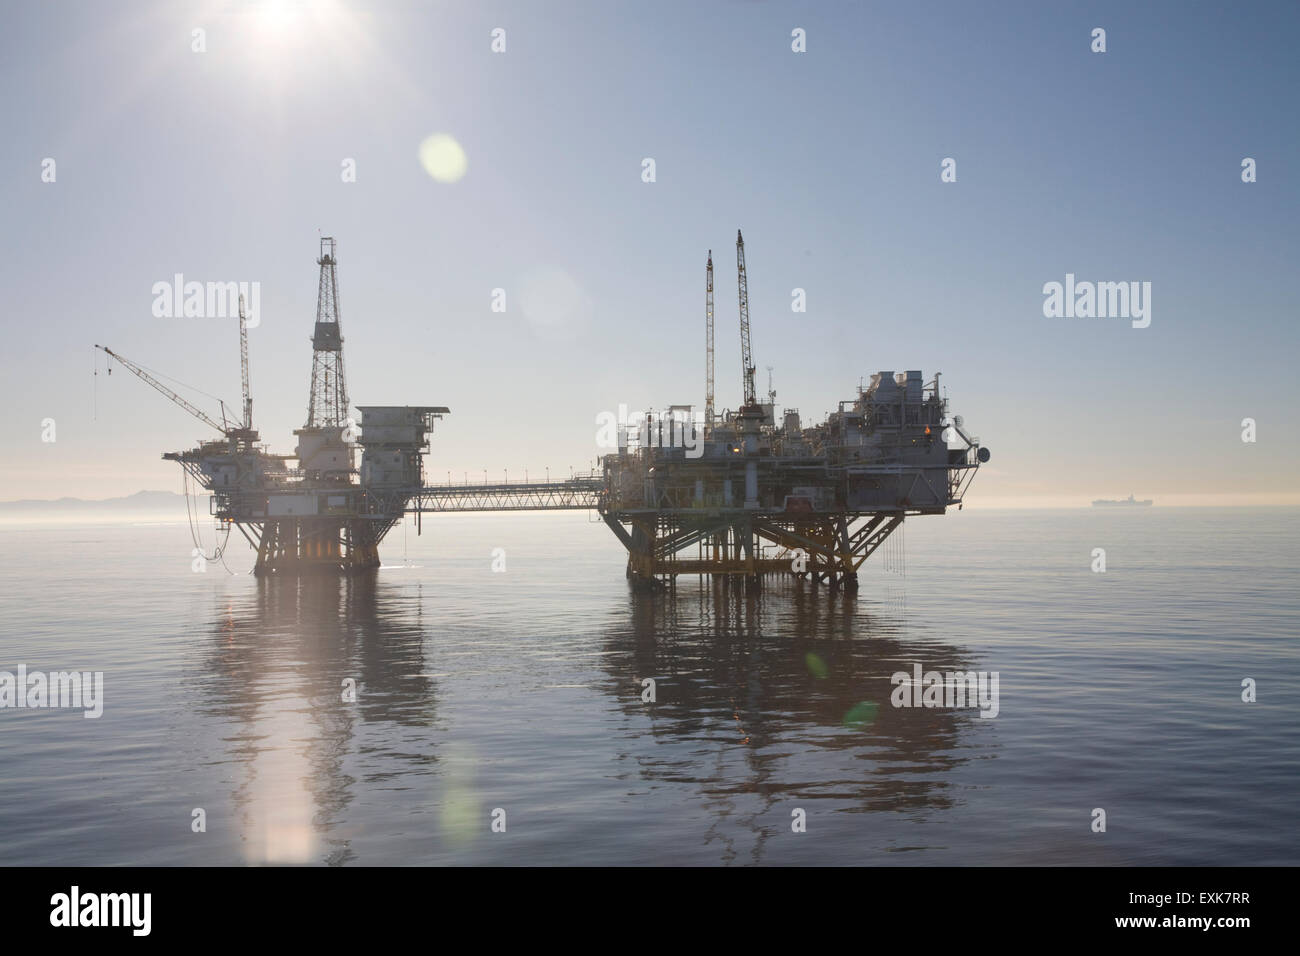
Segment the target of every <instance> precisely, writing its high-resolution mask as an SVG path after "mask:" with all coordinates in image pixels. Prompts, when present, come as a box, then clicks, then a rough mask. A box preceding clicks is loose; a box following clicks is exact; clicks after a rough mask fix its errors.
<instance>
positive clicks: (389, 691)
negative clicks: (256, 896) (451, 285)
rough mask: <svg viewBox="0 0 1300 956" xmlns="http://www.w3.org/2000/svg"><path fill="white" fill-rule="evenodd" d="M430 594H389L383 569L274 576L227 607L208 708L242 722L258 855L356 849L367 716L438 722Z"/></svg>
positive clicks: (206, 695) (233, 742)
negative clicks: (353, 837)
mask: <svg viewBox="0 0 1300 956" xmlns="http://www.w3.org/2000/svg"><path fill="white" fill-rule="evenodd" d="M419 598H420V593H419V590H418V589H417V590H416V591H415V593H414V595H413V596H412V595H403V594H400V593H397V592H393V593H388V592H387V591H386V589H385V588H384V586H383V585H382V584H380V583H379V582H378V580H377V575H376V574H375V573H374V572H371V573H368V574H364V575H356V576H352V577H347V578H332V577H317V578H303V579H300V580H293V579H279V578H271V579H264V580H260V581H259V582H258V586H257V589H256V590H255V591H253V592H252V593H251V595H250V596H249V597H248V598H247V599H246V600H243V601H241V600H239V599H236V600H234V601H232V602H230V603H227V604H225V605H223V606H222V607H221V608H220V609H219V611H218V614H217V616H216V618H217V626H216V628H215V630H214V634H213V640H212V642H211V645H210V653H209V654H208V656H207V660H206V663H205V666H204V672H203V674H202V675H201V676H200V677H199V678H198V679H196V681H195V693H196V695H197V698H198V699H199V701H200V709H201V711H202V712H204V713H206V714H207V715H209V716H212V717H216V718H222V719H229V720H232V721H233V722H234V724H235V729H234V730H233V731H232V732H228V733H227V734H226V735H225V736H224V738H223V743H224V744H225V745H226V751H227V755H228V756H227V759H228V760H230V761H234V762H236V763H238V764H240V765H241V782H240V784H239V787H238V789H237V790H236V791H235V793H234V795H233V796H234V804H235V806H236V808H237V811H238V814H239V817H240V826H241V829H242V832H243V839H244V847H245V857H246V859H247V860H248V862H251V863H304V862H309V861H313V860H316V859H322V860H323V861H324V862H327V863H331V864H340V863H346V862H348V861H349V860H351V859H352V858H353V856H352V853H351V851H350V848H349V843H348V839H347V827H346V826H345V821H346V818H347V811H348V808H349V806H350V805H351V804H352V803H353V801H354V799H355V797H356V791H357V785H358V781H357V779H355V778H354V777H353V776H351V775H350V774H349V772H348V771H347V769H346V767H345V760H344V757H345V755H346V754H347V752H348V750H349V747H350V743H351V741H352V738H353V734H354V728H355V725H356V724H357V723H358V722H363V723H364V722H368V721H377V722H385V723H387V722H392V723H395V724H399V725H405V726H408V727H415V728H420V729H423V730H431V729H432V728H434V727H435V726H436V720H437V715H436V694H435V681H434V680H433V679H432V678H431V677H429V676H428V674H427V672H426V671H427V669H426V667H425V658H424V631H423V612H422V604H421V601H420V599H419ZM345 682H351V684H347V683H345ZM353 691H354V692H355V693H353ZM402 757H403V760H402V761H401V762H402V763H405V762H407V761H413V762H414V763H416V764H417V765H419V764H422V763H428V762H431V761H432V759H433V758H432V756H431V754H430V753H428V752H425V753H419V754H404V755H402ZM407 769H409V768H405V767H402V766H400V765H395V766H394V768H393V773H395V774H397V773H402V772H405V771H406V770H407ZM370 782H371V783H374V782H376V781H370Z"/></svg>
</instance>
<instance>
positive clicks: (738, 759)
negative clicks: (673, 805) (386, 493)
mask: <svg viewBox="0 0 1300 956" xmlns="http://www.w3.org/2000/svg"><path fill="white" fill-rule="evenodd" d="M425 598H426V596H425V594H424V588H423V585H421V584H419V583H418V582H416V583H414V584H413V583H412V582H410V581H409V580H404V579H401V578H400V576H393V575H387V576H385V575H383V574H381V573H378V572H371V573H369V574H366V575H359V576H354V577H350V578H342V579H335V578H304V579H302V580H290V579H267V580H262V581H259V582H257V585H256V587H255V588H250V589H248V590H246V591H244V592H242V593H240V594H237V595H235V596H233V597H231V596H226V597H224V598H223V601H222V603H221V604H220V606H219V607H218V608H217V610H216V612H215V613H214V621H215V626H214V628H213V629H212V637H211V641H210V642H209V647H208V652H207V654H206V657H205V658H204V663H203V667H202V673H200V674H196V675H193V678H192V679H193V692H194V694H195V695H196V697H197V699H198V700H199V702H200V704H199V707H200V712H201V713H202V714H203V715H204V716H205V717H207V718H211V721H210V723H211V724H212V725H214V726H218V727H221V728H223V733H222V737H221V740H220V745H219V747H218V748H217V749H218V751H219V752H220V753H222V754H223V755H224V756H223V757H222V758H221V762H224V763H229V764H233V765H235V767H236V768H237V772H236V773H235V774H234V775H233V779H234V781H235V790H234V792H233V794H232V804H233V807H234V813H235V816H236V818H237V821H238V824H237V825H238V827H239V829H240V832H241V834H242V846H243V856H244V859H245V860H246V861H247V862H250V863H259V864H260V863H270V864H279V863H307V862H324V863H328V864H344V863H348V862H351V861H354V860H356V859H357V854H356V851H355V849H354V838H356V837H358V836H360V835H363V834H364V833H367V832H371V831H373V830H375V829H383V828H385V827H389V826H396V827H397V828H398V829H399V830H400V829H401V828H402V826H405V825H409V823H410V821H409V820H404V819H403V817H406V816H411V815H415V816H419V817H421V818H422V819H421V825H420V826H419V827H418V829H417V831H416V833H417V835H416V836H415V837H414V839H413V841H412V842H410V843H409V844H408V845H407V847H406V850H407V852H408V853H409V854H411V857H409V858H408V859H407V862H419V861H420V856H421V854H423V853H424V852H425V851H426V850H427V851H428V852H429V853H431V854H433V856H434V857H435V858H437V859H443V858H445V855H446V854H449V853H450V854H451V855H452V856H451V858H452V859H455V854H456V853H457V852H459V851H461V850H464V851H465V852H466V853H467V854H468V855H469V857H470V858H473V856H474V855H475V853H476V852H477V851H476V850H475V845H476V841H479V842H478V843H477V845H478V847H479V849H480V850H481V849H482V848H483V847H484V846H486V844H483V843H482V842H481V840H480V834H482V833H486V831H487V825H486V822H485V817H484V815H485V814H486V813H487V811H488V809H489V808H490V807H491V806H492V805H493V804H494V803H499V804H501V805H506V804H509V805H511V806H512V807H514V808H517V809H518V808H523V809H527V808H530V807H532V806H534V805H537V804H546V805H547V806H548V813H550V814H551V819H554V814H555V813H556V808H555V807H554V806H553V803H554V801H552V800H550V799H549V798H548V796H544V794H547V795H549V794H551V793H553V792H554V791H555V790H556V788H557V787H560V788H577V789H582V788H584V787H588V786H591V785H594V784H608V783H614V784H617V785H618V789H616V790H609V791H608V792H609V794H610V797H611V798H612V799H614V800H616V801H617V803H618V804H619V811H618V812H619V813H620V815H622V817H623V818H624V819H627V820H636V819H638V817H640V816H642V815H652V814H655V813H660V812H661V811H660V810H659V809H658V807H657V806H656V805H655V802H654V801H647V802H646V805H645V806H638V800H637V794H639V793H644V792H646V791H647V790H651V791H653V790H657V789H659V788H662V787H672V788H676V789H684V790H685V792H686V794H687V796H688V797H689V799H690V801H691V802H692V803H693V804H694V805H695V806H696V807H697V808H698V810H699V812H700V813H701V819H702V820H703V822H704V830H703V832H702V834H701V835H702V841H703V846H704V847H706V848H708V849H707V853H708V856H707V858H706V859H708V860H710V861H716V862H732V861H736V860H739V861H741V862H750V861H752V862H758V861H761V860H762V859H763V854H764V845H765V843H766V841H768V840H769V839H770V838H771V837H772V836H773V835H774V834H775V833H777V832H788V831H789V824H788V816H789V813H788V811H783V810H782V808H783V807H789V806H794V805H799V806H803V807H807V808H810V812H811V808H813V807H815V806H817V805H818V804H823V805H827V806H830V807H832V808H833V809H834V810H837V811H850V812H866V811H870V812H890V811H916V810H918V809H934V810H938V809H943V808H946V807H948V806H950V805H952V802H953V799H954V798H953V796H952V794H951V793H950V792H949V787H948V783H947V779H946V773H947V771H949V770H951V769H952V768H954V767H957V766H958V765H960V764H962V763H963V762H964V761H966V760H967V759H969V757H968V751H964V750H963V748H962V747H961V745H960V742H959V737H960V736H961V734H962V732H963V728H967V727H969V726H971V718H972V717H973V716H974V715H973V713H972V712H970V711H965V712H953V711H948V710H942V709H936V710H911V711H899V710H896V709H894V708H892V707H891V706H890V703H889V695H890V692H891V690H892V689H893V685H892V683H891V681H890V675H891V674H893V673H894V672H895V671H898V670H909V669H910V668H911V666H912V664H913V662H921V663H923V664H924V666H926V667H927V668H931V667H933V668H937V669H943V670H957V669H962V670H964V669H967V668H971V667H974V664H973V663H972V662H971V661H969V660H968V659H967V658H966V657H964V656H963V655H962V653H961V652H960V651H959V649H958V648H956V647H955V646H952V645H949V644H945V643H942V642H937V641H933V640H928V641H924V642H909V641H908V640H907V638H906V637H905V634H904V630H903V626H902V623H901V621H900V619H899V618H898V617H897V616H896V614H895V613H894V612H895V611H896V610H897V607H898V603H899V602H897V601H894V600H886V601H884V602H883V603H875V604H873V603H871V602H860V601H859V600H857V599H855V598H854V597H853V596H850V595H828V594H827V592H826V590H825V589H824V588H823V589H817V588H815V587H814V586H813V585H811V584H808V583H802V582H788V583H783V584H781V585H779V586H777V587H774V588H771V589H770V590H769V593H766V594H760V595H757V596H756V595H753V594H749V595H746V594H743V593H740V592H739V591H736V590H732V589H730V588H727V587H725V586H723V585H721V584H717V585H710V584H707V583H706V584H703V585H698V586H697V585H696V584H695V583H694V582H690V583H684V584H683V585H682V586H679V588H678V589H677V590H676V592H675V593H669V594H666V595H646V594H641V593H636V592H630V591H629V592H627V594H626V597H625V598H624V599H623V601H622V602H620V603H619V604H617V605H615V607H614V608H613V609H611V608H606V609H605V610H604V614H603V617H604V618H605V620H604V623H603V626H602V627H600V629H599V630H598V631H596V632H594V633H591V634H589V635H584V634H578V635H575V634H572V633H563V634H561V633H547V626H546V625H539V628H538V630H540V631H541V633H535V632H534V633H527V634H519V635H515V636H508V635H500V634H493V633H491V632H488V633H480V632H476V631H473V630H472V629H471V630H466V629H465V628H463V627H461V626H448V625H447V624H446V622H444V621H440V620H434V619H433V617H432V616H430V617H426V610H425V604H426V600H425ZM864 605H865V606H864ZM431 656H432V657H434V658H436V659H437V664H436V665H435V664H434V663H432V662H431V661H430V657H431ZM539 669H540V670H541V671H542V672H543V673H544V675H545V676H544V677H539ZM557 669H558V670H557ZM435 672H437V673H435ZM644 678H652V679H653V680H654V682H655V697H656V699H655V701H654V702H646V701H644V700H643V699H642V689H643V684H642V681H643V679H644ZM539 679H542V680H544V683H543V685H542V688H541V689H539V688H538V687H537V686H536V683H537V681H538V680H539ZM348 680H352V681H355V685H354V686H355V691H356V698H355V700H351V699H346V698H347V690H348V685H347V684H346V683H345V682H346V681H348ZM447 691H454V693H455V694H456V695H457V696H458V697H462V698H465V705H464V709H465V710H466V712H467V714H468V715H469V716H467V717H464V718H462V719H460V720H458V721H457V724H458V726H457V727H456V728H455V730H454V731H453V730H452V728H450V727H449V726H447V722H446V721H443V720H440V719H439V697H440V695H442V694H443V693H445V692H447ZM548 693H549V695H550V696H549V697H548V696H547V695H548ZM592 693H595V694H596V695H597V696H596V697H595V698H594V700H595V701H596V703H597V706H592V705H591V704H587V705H586V706H585V708H584V709H583V710H582V711H579V710H577V709H575V707H574V706H573V705H572V702H568V703H566V702H565V701H564V700H563V697H564V695H566V694H567V695H570V696H571V697H576V698H581V699H585V700H592V699H593V698H592V697H591V694H592ZM556 695H559V697H556ZM584 695H585V696H584ZM601 699H604V700H605V703H604V704H603V705H602V704H599V701H600V700H601ZM475 704H478V705H480V706H479V707H478V708H477V709H476V708H475ZM593 721H595V723H594V725H593V723H592V722H593ZM205 723H208V722H205ZM985 755H987V754H985ZM611 765H612V766H613V767H616V768H617V770H616V771H613V772H611V771H610V769H609V768H610V766H611ZM629 767H630V768H635V769H634V771H633V772H631V773H629V771H628V768H629ZM483 777H487V778H489V779H487V780H483V779H480V778H483ZM426 778H432V779H426ZM502 780H507V781H509V785H508V786H507V785H502V783H501V781H502ZM629 785H631V786H629ZM389 790H391V791H397V792H403V793H404V798H403V799H402V800H399V801H397V803H396V805H394V806H391V807H388V808H386V809H383V810H382V811H380V810H378V809H376V807H375V804H376V800H375V795H376V793H377V792H380V791H389ZM516 812H517V811H516ZM539 816H540V814H539ZM643 822H644V823H645V824H646V825H647V826H653V825H655V824H654V823H653V821H650V820H648V819H647V820H645V821H643ZM556 825H559V826H561V827H564V826H567V825H568V824H566V823H564V822H560V823H558V824H556ZM524 849H525V853H524V855H523V856H522V857H520V856H519V855H518V854H517V851H518V847H516V855H515V856H513V857H511V859H512V860H515V861H520V862H544V861H546V860H547V859H550V858H551V857H548V855H547V852H548V848H547V847H546V846H545V845H543V844H541V843H538V844H536V845H529V846H526V847H525V848H524ZM550 849H551V850H554V848H553V847H552V848H550ZM568 852H570V853H576V855H575V856H573V857H572V858H574V859H579V860H580V859H582V855H581V847H569V848H568Z"/></svg>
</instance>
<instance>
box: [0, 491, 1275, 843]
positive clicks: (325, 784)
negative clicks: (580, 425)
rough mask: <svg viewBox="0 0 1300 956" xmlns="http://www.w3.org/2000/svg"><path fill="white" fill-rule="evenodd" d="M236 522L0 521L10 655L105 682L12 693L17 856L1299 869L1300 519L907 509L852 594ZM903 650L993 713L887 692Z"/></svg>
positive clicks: (610, 561)
mask: <svg viewBox="0 0 1300 956" xmlns="http://www.w3.org/2000/svg"><path fill="white" fill-rule="evenodd" d="M205 534H206V535H207V538H208V539H209V542H210V539H211V537H212V535H211V532H210V531H208V530H207V529H206V528H205ZM234 540H235V538H232V545H231V548H230V553H229V558H228V563H229V565H230V568H231V569H233V570H235V571H238V572H241V573H239V574H237V575H229V574H227V572H226V570H225V569H224V568H222V566H221V565H220V564H216V565H212V566H209V568H208V570H207V572H206V573H202V574H196V573H194V572H192V571H191V568H190V561H191V559H190V548H191V543H190V537H189V531H188V529H187V528H186V526H185V525H184V523H183V522H182V523H177V524H144V523H137V524H128V523H121V524H93V525H80V526H76V525H62V526H58V525H46V526H32V525H22V526H16V525H6V526H0V610H2V613H0V669H5V670H10V671H13V670H15V669H16V667H17V665H18V664H20V663H24V664H26V665H27V666H28V668H29V669H31V670H64V669H70V668H77V669H83V670H97V671H103V672H104V675H105V709H104V714H103V716H102V717H101V718H100V719H98V720H87V719H84V718H83V717H82V716H81V714H80V712H78V711H67V710H64V711H59V710H43V711H33V710H0V764H2V765H3V767H4V772H3V774H0V861H3V862H4V863H6V864H15V863H40V864H187V865H188V864H260V863H310V864H330V865H348V864H470V863H496V864H546V863H575V864H648V863H671V864H752V863H767V864H871V865H879V864H954V863H955V864H1064V863H1084V864H1105V865H1115V864H1292V865H1294V864H1296V863H1300V847H1298V846H1297V842H1298V838H1297V834H1300V799H1298V797H1300V793H1298V790H1300V787H1298V786H1297V785H1298V784H1300V719H1298V718H1300V704H1298V702H1297V699H1298V696H1300V653H1298V651H1297V620H1298V619H1300V615H1298V613H1297V611H1298V605H1300V571H1298V570H1297V569H1298V567H1300V560H1298V559H1300V554H1298V552H1300V512H1297V511H1294V510H1277V511H1272V510H1233V511H1228V510H1223V511H1213V510H1196V509H1183V510H1176V509H1162V508H1160V507H1155V508H1151V509H1143V510H1142V511H1127V510H1122V509H1117V510H1115V511H1108V512H1094V511H1088V510H1081V511H1069V512H1066V511H1060V512H1041V511H1040V512H1011V511H1007V512H979V511H970V510H968V511H965V512H961V513H952V514H950V515H948V516H946V517H930V518H918V519H915V520H909V521H908V523H907V526H906V540H905V542H904V544H903V546H902V548H901V549H900V548H898V547H895V548H894V549H893V551H894V552H895V553H892V554H890V555H888V558H889V560H888V562H886V561H885V560H883V559H884V558H885V557H886V555H885V554H884V553H883V551H882V553H878V554H877V555H876V557H874V558H873V559H872V561H871V562H870V563H869V565H868V567H867V569H865V570H864V573H863V575H862V589H861V591H860V592H859V593H858V595H857V596H856V597H846V596H844V595H835V596H832V595H830V594H829V593H828V591H827V590H826V589H825V588H821V589H815V588H813V587H812V586H811V585H808V584H796V583H777V584H773V585H770V586H769V588H768V589H767V590H766V592H765V593H763V595H762V596H761V597H758V598H752V597H750V598H746V597H743V596H736V595H733V594H728V593H726V592H715V591H714V590H713V589H712V588H710V587H708V586H707V585H705V586H703V587H702V586H700V584H699V582H698V579H696V578H690V579H683V581H682V582H681V583H680V584H679V586H678V588H677V591H676V593H675V594H667V595H664V596H651V597H646V596H641V595H633V594H632V593H630V592H629V590H628V587H627V583H626V581H625V579H624V576H623V560H624V556H623V552H622V550H621V547H620V546H619V545H618V544H617V542H616V541H615V540H614V538H613V536H612V535H611V534H610V533H609V531H608V530H607V529H605V528H604V527H603V526H602V525H600V524H596V523H592V522H591V521H590V520H589V517H588V516H587V515H584V514H564V513H556V514H531V515H529V514H524V515H491V514H484V515H451V516H439V517H427V518H426V520H425V523H424V535H423V536H422V537H418V538H417V537H416V536H415V534H414V531H413V530H404V529H403V528H400V527H399V528H398V529H396V530H395V531H394V532H393V534H392V535H390V537H389V539H388V541H387V542H386V545H385V547H384V548H383V552H382V553H383V558H384V560H385V562H386V566H385V567H384V568H382V569H381V570H379V571H378V572H376V573H375V574H374V575H372V576H369V577H365V578H354V579H350V580H333V579H331V580H310V581H302V582H298V581H258V580H255V579H253V578H252V577H250V576H248V575H246V574H244V573H242V572H245V571H247V570H248V568H249V567H251V564H252V555H251V552H249V551H248V550H247V549H246V548H244V547H243V546H242V544H241V545H240V546H235V544H234V543H233V542H234ZM1099 547H1100V548H1105V549H1106V559H1107V571H1106V573H1104V574H1098V573H1093V572H1092V571H1091V569H1090V565H1091V563H1092V549H1094V548H1099ZM494 548H504V549H505V559H506V570H505V571H504V572H503V573H501V572H493V571H492V569H491V567H492V550H493V549H494ZM900 550H901V553H898V552H900ZM887 565H888V566H887ZM916 663H919V664H921V665H922V666H923V668H924V669H926V670H931V669H933V670H943V671H948V670H971V669H974V670H984V671H997V672H998V673H999V675H1000V713H999V714H998V716H997V717H996V718H995V719H982V718H980V717H979V716H978V711H975V710H924V709H920V710H916V709H896V708H893V707H891V706H890V703H889V696H890V691H891V690H892V689H893V688H892V685H891V683H890V675H891V674H892V673H894V672H895V671H898V670H907V671H910V670H911V668H912V665H913V664H916ZM646 677H649V678H653V679H654V680H655V682H656V696H657V701H656V702H654V703H643V702H642V699H641V693H642V684H641V680H642V678H646ZM1247 677H1250V678H1254V679H1255V680H1256V681H1257V682H1258V701H1257V702H1255V703H1243V702H1242V700H1241V682H1242V680H1243V678H1247ZM346 679H352V680H355V682H356V688H357V700H356V702H355V703H350V702H344V701H343V700H342V690H341V689H342V685H343V682H344V681H345V680H346ZM1098 807H1100V808H1103V809H1104V810H1105V811H1106V814H1107V831H1106V832H1105V833H1094V832H1092V830H1091V822H1092V811H1093V808H1098ZM196 808H202V809H203V811H204V813H205V815H206V832H202V833H195V832H193V830H192V826H191V820H192V817H193V811H194V810H195V809H196ZM496 808H501V809H503V810H504V811H505V819H506V832H504V833H494V832H492V831H491V826H490V825H491V819H492V816H491V815H492V811H493V810H494V809H496ZM796 808H801V809H803V810H804V811H805V812H806V815H807V830H806V832H803V833H794V832H792V830H791V821H792V811H793V810H794V809H796Z"/></svg>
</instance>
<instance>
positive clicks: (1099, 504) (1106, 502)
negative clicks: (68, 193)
mask: <svg viewBox="0 0 1300 956" xmlns="http://www.w3.org/2000/svg"><path fill="white" fill-rule="evenodd" d="M1149 504H1151V499H1150V498H1148V499H1147V500H1146V501H1138V500H1137V499H1135V498H1134V497H1133V496H1132V495H1129V496H1128V497H1127V498H1117V499H1115V500H1114V501H1112V500H1110V499H1109V498H1098V499H1097V500H1096V501H1094V502H1093V503H1092V506H1093V507H1094V508H1106V507H1109V506H1111V505H1132V506H1135V507H1143V506H1145V505H1149Z"/></svg>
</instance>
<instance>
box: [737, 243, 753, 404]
mask: <svg viewBox="0 0 1300 956" xmlns="http://www.w3.org/2000/svg"><path fill="white" fill-rule="evenodd" d="M736 272H737V275H738V278H737V282H738V283H739V286H740V365H741V368H742V369H743V370H744V373H745V404H746V405H753V404H755V401H756V399H755V395H754V358H753V355H752V354H751V351H750V347H749V284H748V282H747V281H746V279H745V239H744V237H743V236H742V235H741V234H740V230H739V229H737V230H736Z"/></svg>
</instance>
